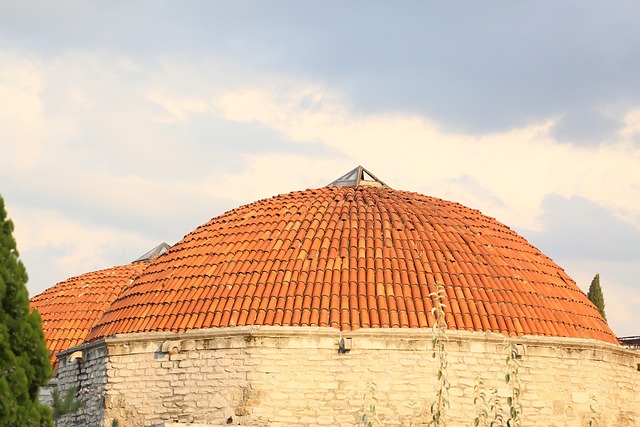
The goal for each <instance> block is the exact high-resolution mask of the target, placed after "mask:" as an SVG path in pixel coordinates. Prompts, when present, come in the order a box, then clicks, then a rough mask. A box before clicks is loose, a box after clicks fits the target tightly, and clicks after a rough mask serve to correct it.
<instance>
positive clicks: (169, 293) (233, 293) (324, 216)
mask: <svg viewBox="0 0 640 427" xmlns="http://www.w3.org/2000/svg"><path fill="white" fill-rule="evenodd" d="M436 282H438V283H439V284H440V286H442V287H443V291H444V295H445V298H444V301H443V302H444V304H445V319H446V321H447V322H448V326H449V327H450V328H457V329H465V330H476V331H494V332H501V333H503V334H506V335H523V334H533V335H551V336H566V337H576V338H594V339H598V340H602V341H607V342H612V343H616V342H617V340H616V338H615V336H614V334H613V333H612V332H611V330H610V329H609V327H608V326H607V325H606V323H605V322H604V320H603V319H602V318H601V317H600V315H599V314H598V312H597V309H595V307H594V306H593V305H592V304H591V303H590V302H589V301H588V300H587V299H586V296H585V295H584V293H583V292H582V291H581V290H580V289H579V288H578V287H577V286H576V284H575V283H574V282H573V281H572V280H571V279H570V278H569V277H568V276H567V275H566V274H565V273H564V271H562V269H561V268H560V267H558V266H557V265H556V264H554V263H553V261H552V260H551V259H549V258H548V257H547V256H545V255H544V254H542V253H541V252H540V251H538V250H537V249H536V248H534V247H533V246H531V245H530V244H529V243H528V242H527V241H526V240H525V239H524V238H522V237H521V236H519V235H518V234H517V233H515V232H513V231H512V230H510V229H509V228H508V227H506V226H504V225H503V224H501V223H499V222H498V221H496V220H495V219H493V218H489V217H486V216H484V215H482V214H481V213H480V212H479V211H477V210H474V209H469V208H467V207H464V206H462V205H459V204H457V203H452V202H447V201H444V200H440V199H435V198H431V197H427V196H423V195H420V194H416V193H409V192H404V191H397V190H392V189H390V188H387V187H371V186H356V187H353V186H351V187H349V186H345V187H324V188H320V189H315V190H306V191H298V192H293V193H289V194H284V195H280V196H276V197H273V198H271V199H265V200H260V201H257V202H255V203H252V204H249V205H246V206H241V207H239V208H237V209H234V210H232V211H229V212H227V213H225V214H223V215H221V216H219V217H216V218H213V219H212V220H211V221H209V222H208V223H206V224H204V225H202V226H201V227H198V228H197V229H196V230H194V231H193V232H192V233H190V234H188V235H187V236H185V238H184V239H183V240H182V241H181V242H179V243H178V244H176V245H175V246H174V247H173V248H172V249H170V250H169V251H168V252H166V253H165V254H163V255H162V256H160V257H159V258H158V259H157V260H156V261H155V262H154V263H153V264H151V265H150V267H149V268H148V269H147V270H146V271H145V272H144V274H142V275H141V276H140V277H139V278H138V279H136V280H135V282H134V283H133V284H132V285H131V286H128V287H127V288H126V289H125V290H124V291H123V292H122V294H121V295H120V296H119V297H118V298H117V300H116V301H115V302H114V303H113V304H112V305H111V308H110V309H109V310H107V311H106V312H105V313H104V315H103V316H102V317H101V319H100V320H99V321H98V323H97V324H96V326H95V327H94V328H93V330H92V332H91V333H90V335H89V336H88V339H97V338H101V337H105V336H109V335H112V334H115V333H129V332H139V331H142V330H144V331H147V330H149V331H182V330H187V329H192V328H208V327H227V326H234V325H261V324H262V325H271V324H277V325H291V326H297V325H299V326H306V325H319V326H330V327H334V328H338V329H342V330H353V329H357V328H361V327H383V328H389V327H403V328H404V327H421V328H428V327H431V326H432V325H433V323H434V322H435V319H434V317H433V314H432V313H431V308H432V307H433V305H434V296H433V295H432V293H433V292H435V291H436ZM203 301H204V302H203ZM94 303H95V302H89V307H91V304H94ZM107 305H108V302H107ZM158 307H160V308H158ZM99 313H102V311H99ZM98 315H99V314H98ZM150 316H153V317H154V319H153V320H151V321H147V320H143V319H146V318H148V317H150ZM89 325H91V323H90V324H89Z"/></svg>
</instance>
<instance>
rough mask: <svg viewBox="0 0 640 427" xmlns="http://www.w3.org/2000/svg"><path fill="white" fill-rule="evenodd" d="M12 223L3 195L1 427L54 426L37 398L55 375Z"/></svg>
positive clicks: (0, 236)
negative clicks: (29, 292)
mask: <svg viewBox="0 0 640 427" xmlns="http://www.w3.org/2000/svg"><path fill="white" fill-rule="evenodd" d="M12 233H13V222H12V221H11V220H10V219H7V212H6V210H5V208H4V200H3V198H2V196H0V425H1V426H6V427H25V426H29V427H31V426H33V427H44V426H52V425H53V421H52V420H51V411H50V409H49V408H48V407H46V406H44V405H42V404H40V402H39V401H38V390H39V387H40V386H42V385H45V384H46V383H47V382H48V381H49V380H50V379H51V364H50V360H49V354H48V351H47V348H46V345H45V341H44V334H43V332H42V320H41V319H40V315H39V314H38V312H37V311H33V312H32V311H31V310H30V309H29V294H28V291H27V287H26V283H27V271H26V269H25V268H24V264H22V262H21V261H20V260H19V259H18V250H17V248H16V241H15V239H14V238H13V235H12Z"/></svg>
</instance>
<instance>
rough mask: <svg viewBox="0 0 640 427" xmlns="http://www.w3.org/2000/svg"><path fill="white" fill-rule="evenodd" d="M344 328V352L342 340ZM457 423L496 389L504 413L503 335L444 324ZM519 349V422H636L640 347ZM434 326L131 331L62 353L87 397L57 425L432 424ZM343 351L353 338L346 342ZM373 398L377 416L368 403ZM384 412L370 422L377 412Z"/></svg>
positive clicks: (452, 419) (68, 380)
mask: <svg viewBox="0 0 640 427" xmlns="http://www.w3.org/2000/svg"><path fill="white" fill-rule="evenodd" d="M341 338H345V339H346V340H345V344H346V346H347V347H349V346H350V347H351V349H350V350H349V351H343V352H341V351H339V340H340V339H341ZM446 338H447V339H448V341H447V342H446V345H445V349H446V354H445V357H446V361H447V364H448V367H447V370H446V373H445V378H446V379H447V380H448V381H449V382H450V383H451V387H450V389H449V393H448V400H449V403H450V408H449V409H448V411H447V412H446V419H447V421H448V423H447V425H449V426H469V425H473V420H474V418H475V417H476V416H477V415H478V414H479V412H480V410H479V408H478V407H477V405H474V397H476V396H477V395H478V394H479V393H480V392H483V393H484V394H485V395H487V396H488V397H490V396H491V394H492V391H493V390H495V393H496V396H497V397H498V398H499V401H500V402H501V405H502V408H503V410H504V411H508V405H507V399H506V397H507V396H508V395H510V394H511V392H512V390H511V389H510V388H509V387H508V386H507V384H506V383H505V370H506V368H507V356H508V355H509V354H511V349H512V347H509V344H508V343H507V340H506V339H505V337H503V336H502V335H498V334H490V333H487V334H485V333H472V332H464V331H447V333H446ZM513 339H514V341H513V343H514V344H517V346H516V347H514V348H515V349H517V351H518V352H519V356H521V359H517V360H516V359H510V360H509V362H510V363H511V364H512V366H514V364H515V363H517V364H518V365H519V367H518V374H517V375H516V377H515V379H516V380H517V381H518V382H519V383H520V389H521V395H520V396H521V397H520V401H521V403H522V409H523V414H522V415H523V416H522V418H523V423H522V425H523V426H525V427H526V426H531V427H533V426H550V427H551V426H558V427H560V426H563V427H564V426H567V427H568V426H571V427H573V426H575V427H581V426H587V425H589V424H588V423H589V421H590V420H593V421H596V422H597V423H598V424H597V425H599V426H611V427H625V426H640V371H639V369H640V367H639V366H638V365H639V363H640V358H639V357H638V356H639V355H640V353H638V352H633V351H630V350H625V349H623V348H622V347H618V346H615V345H610V344H606V343H601V342H598V341H593V340H576V339H564V338H548V337H544V338H543V337H517V338H513ZM431 348H432V333H431V331H430V330H408V329H387V330H384V329H361V330H358V331H354V332H349V333H344V334H341V333H340V331H338V330H335V329H331V328H312V327H309V328H289V327H264V326H263V327H238V328H222V329H209V330H196V331H189V332H186V333H183V334H171V333H151V334H131V335H124V336H116V337H112V338H107V339H105V340H102V341H98V342H96V343H90V344H86V345H84V346H82V347H79V348H76V349H73V350H74V351H78V350H80V351H82V354H83V358H82V359H76V360H75V361H69V360H68V359H69V356H70V355H71V354H72V351H67V352H64V353H61V354H60V359H61V364H60V368H59V371H58V376H59V386H60V388H61V389H62V391H63V392H64V389H65V388H66V387H69V386H70V385H71V384H73V383H75V382H77V383H78V384H79V385H80V388H81V391H80V394H79V398H81V399H82V400H84V401H85V402H86V404H85V407H84V408H83V409H82V410H81V411H79V412H78V413H76V414H75V415H74V416H71V417H68V418H67V419H65V420H62V422H60V423H58V425H59V426H60V427H65V426H69V425H89V426H94V425H95V426H103V425H104V426H111V423H112V420H118V422H119V426H120V427H128V426H144V427H146V426H153V425H160V424H162V423H167V424H169V423H186V424H188V423H199V424H206V425H212V426H213V425H216V426H217V425H229V424H232V425H246V426H249V425H250V426H267V425H269V426H316V425H320V426H323V425H324V426H353V425H357V423H358V422H359V421H361V420H362V417H363V415H365V416H369V417H370V418H373V417H377V418H378V419H379V420H380V421H383V422H384V423H385V425H409V424H412V425H414V426H418V425H426V423H427V421H428V416H429V408H430V406H431V404H432V402H434V401H435V396H436V388H437V387H436V383H437V381H436V372H437V371H438V370H439V363H438V358H434V357H432V353H433V352H432V350H431ZM345 350H346V349H345ZM372 407H374V408H375V414H373V412H372V411H371V409H372ZM374 424H375V423H374Z"/></svg>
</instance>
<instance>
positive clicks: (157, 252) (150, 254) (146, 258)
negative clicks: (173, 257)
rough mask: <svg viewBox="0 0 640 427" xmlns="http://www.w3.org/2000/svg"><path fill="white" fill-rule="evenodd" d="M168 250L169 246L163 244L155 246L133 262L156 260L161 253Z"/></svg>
mask: <svg viewBox="0 0 640 427" xmlns="http://www.w3.org/2000/svg"><path fill="white" fill-rule="evenodd" d="M170 248H171V246H169V245H168V244H166V243H165V242H162V243H160V244H159V245H158V246H156V247H155V248H153V249H151V250H150V251H149V252H147V253H146V254H144V255H142V256H141V257H140V258H138V259H136V260H135V261H133V262H138V261H153V260H155V259H156V258H158V257H159V256H160V255H162V254H163V253H165V252H167V251H168V250H169V249H170Z"/></svg>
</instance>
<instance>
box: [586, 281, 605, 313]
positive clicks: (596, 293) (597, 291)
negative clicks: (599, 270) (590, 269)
mask: <svg viewBox="0 0 640 427" xmlns="http://www.w3.org/2000/svg"><path fill="white" fill-rule="evenodd" d="M587 298H589V301H591V302H592V303H593V304H594V305H595V306H596V307H598V311H600V315H601V316H602V318H603V319H604V320H605V322H606V321H607V315H606V314H604V295H603V294H602V288H601V287H600V274H596V276H595V277H594V278H593V280H592V281H591V286H589V293H587Z"/></svg>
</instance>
